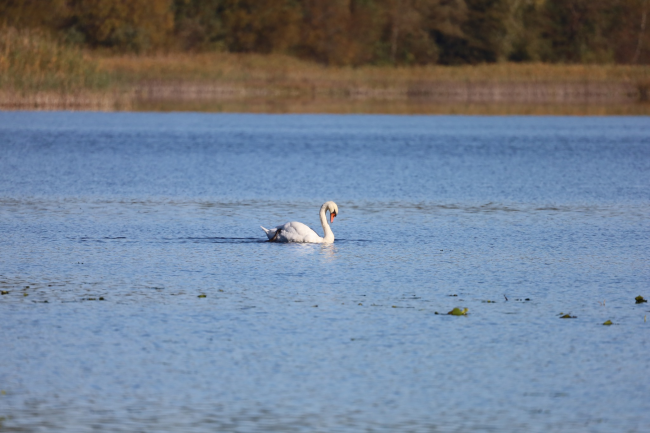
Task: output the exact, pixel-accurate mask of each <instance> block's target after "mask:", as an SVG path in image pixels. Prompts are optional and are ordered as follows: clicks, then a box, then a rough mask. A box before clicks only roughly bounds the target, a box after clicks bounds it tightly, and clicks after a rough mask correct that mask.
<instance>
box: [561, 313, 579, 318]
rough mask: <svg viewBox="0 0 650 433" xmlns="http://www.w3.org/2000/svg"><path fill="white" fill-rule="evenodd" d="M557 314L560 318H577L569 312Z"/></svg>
mask: <svg viewBox="0 0 650 433" xmlns="http://www.w3.org/2000/svg"><path fill="white" fill-rule="evenodd" d="M559 316H560V319H577V318H578V316H572V315H571V314H570V313H569V314H564V313H560V314H559Z"/></svg>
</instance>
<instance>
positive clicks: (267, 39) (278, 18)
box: [222, 0, 300, 53]
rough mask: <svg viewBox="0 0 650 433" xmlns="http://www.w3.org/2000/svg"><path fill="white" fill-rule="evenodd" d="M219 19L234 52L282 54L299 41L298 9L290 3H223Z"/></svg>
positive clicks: (226, 0) (286, 0)
mask: <svg viewBox="0 0 650 433" xmlns="http://www.w3.org/2000/svg"><path fill="white" fill-rule="evenodd" d="M222 17H223V26H224V33H225V43H226V46H227V47H228V49H229V50H230V51H233V52H258V53H270V52H282V51H287V50H288V49H289V48H291V47H292V46H294V45H295V44H296V42H297V41H298V37H299V20H300V9H299V7H298V4H297V3H295V2H293V1H290V0H224V12H223V16H222Z"/></svg>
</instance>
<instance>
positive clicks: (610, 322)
mask: <svg viewBox="0 0 650 433" xmlns="http://www.w3.org/2000/svg"><path fill="white" fill-rule="evenodd" d="M603 325H605V326H609V325H613V323H612V321H611V320H608V321H606V322H605V323H603Z"/></svg>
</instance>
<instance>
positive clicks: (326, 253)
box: [319, 244, 338, 262]
mask: <svg viewBox="0 0 650 433" xmlns="http://www.w3.org/2000/svg"><path fill="white" fill-rule="evenodd" d="M319 246H320V254H321V256H322V257H323V258H324V259H325V260H326V261H328V262H331V261H334V260H336V259H338V248H337V247H336V244H320V245H319Z"/></svg>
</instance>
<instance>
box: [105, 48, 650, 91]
mask: <svg viewBox="0 0 650 433" xmlns="http://www.w3.org/2000/svg"><path fill="white" fill-rule="evenodd" d="M97 61H98V62H99V64H100V65H101V67H102V69H104V70H106V71H110V72H112V73H114V74H115V76H116V78H118V79H119V80H120V81H122V82H136V81H142V80H156V81H174V80H183V81H203V82H205V81H212V82H214V81H222V82H224V81H227V82H247V81H248V82H255V81H256V82H259V81H265V82H267V83H274V82H281V81H291V82H301V81H302V82H330V83H334V82H339V83H341V82H348V83H350V84H353V83H363V84H365V85H379V86H386V85H388V86H391V85H400V84H406V83H409V82H413V81H445V82H468V81H469V82H494V83H511V82H518V83H521V82H559V83H582V82H585V81H588V82H610V81H627V82H641V81H643V82H645V81H650V67H648V66H632V65H613V64H611V65H594V64H589V65H562V64H543V63H497V64H479V65H464V66H440V65H431V66H410V67H393V66H362V67H357V68H354V67H327V66H323V65H320V64H317V63H313V62H308V61H303V60H299V59H296V58H294V57H290V56H286V55H279V54H271V55H262V54H234V53H197V54H187V53H170V54H159V55H148V56H135V55H123V56H110V57H106V56H103V57H97Z"/></svg>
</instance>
